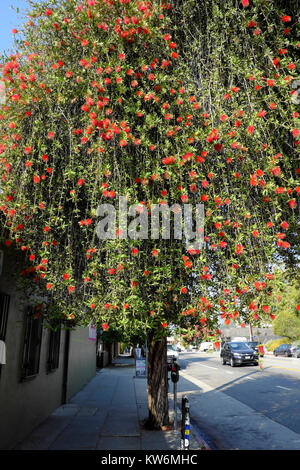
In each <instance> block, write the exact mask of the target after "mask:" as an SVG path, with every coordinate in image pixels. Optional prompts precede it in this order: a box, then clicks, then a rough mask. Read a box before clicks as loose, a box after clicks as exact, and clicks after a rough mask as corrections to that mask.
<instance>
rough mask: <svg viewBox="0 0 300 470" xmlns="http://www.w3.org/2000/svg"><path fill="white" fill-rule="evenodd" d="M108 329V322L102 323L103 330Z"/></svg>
mask: <svg viewBox="0 0 300 470" xmlns="http://www.w3.org/2000/svg"><path fill="white" fill-rule="evenodd" d="M107 329H108V324H107V323H102V330H104V331H105V330H107Z"/></svg>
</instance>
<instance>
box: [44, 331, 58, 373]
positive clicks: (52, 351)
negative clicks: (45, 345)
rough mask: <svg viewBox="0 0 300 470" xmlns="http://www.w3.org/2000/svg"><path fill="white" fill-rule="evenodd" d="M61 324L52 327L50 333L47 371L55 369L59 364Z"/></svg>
mask: <svg viewBox="0 0 300 470" xmlns="http://www.w3.org/2000/svg"><path fill="white" fill-rule="evenodd" d="M60 332H61V329H60V326H58V327H56V329H51V330H50V333H49V349H48V360H47V373H49V372H52V371H54V370H55V369H57V368H58V365H59V348H60Z"/></svg>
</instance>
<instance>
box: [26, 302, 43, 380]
mask: <svg viewBox="0 0 300 470" xmlns="http://www.w3.org/2000/svg"><path fill="white" fill-rule="evenodd" d="M42 329H43V320H42V317H41V315H40V313H38V311H36V310H35V309H34V308H32V307H29V308H28V310H27V312H26V315H25V336H24V347H23V358H22V370H21V380H24V379H28V378H31V377H35V376H36V375H37V374H38V372H39V363H40V352H41V342H42Z"/></svg>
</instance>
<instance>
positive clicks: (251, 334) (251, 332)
mask: <svg viewBox="0 0 300 470" xmlns="http://www.w3.org/2000/svg"><path fill="white" fill-rule="evenodd" d="M249 331H250V341H253V330H252V325H251V323H249Z"/></svg>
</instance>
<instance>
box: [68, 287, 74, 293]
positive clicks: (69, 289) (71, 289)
mask: <svg viewBox="0 0 300 470" xmlns="http://www.w3.org/2000/svg"><path fill="white" fill-rule="evenodd" d="M68 291H69V294H72V293H73V292H75V286H69V287H68Z"/></svg>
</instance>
